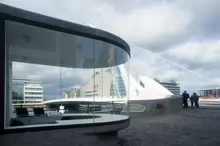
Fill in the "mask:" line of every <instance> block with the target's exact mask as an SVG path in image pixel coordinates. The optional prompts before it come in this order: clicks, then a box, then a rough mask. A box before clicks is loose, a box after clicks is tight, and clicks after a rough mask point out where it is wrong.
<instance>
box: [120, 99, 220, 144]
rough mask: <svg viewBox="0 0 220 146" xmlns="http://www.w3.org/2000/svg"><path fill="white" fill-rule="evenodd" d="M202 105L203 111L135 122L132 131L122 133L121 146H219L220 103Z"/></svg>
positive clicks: (195, 110) (133, 121) (140, 119)
mask: <svg viewBox="0 0 220 146" xmlns="http://www.w3.org/2000/svg"><path fill="white" fill-rule="evenodd" d="M200 104H201V105H200V108H199V109H196V108H188V109H183V110H182V111H181V112H178V113H173V114H166V115H159V116H155V117H149V116H146V117H143V116H142V117H139V118H134V119H131V125H130V127H129V128H128V129H125V130H122V131H120V132H119V138H120V139H121V140H120V145H127V146H131V145H135V146H147V145H149V146H186V145H190V146H219V145H220V102H216V101H215V102H207V101H203V102H201V103H200Z"/></svg>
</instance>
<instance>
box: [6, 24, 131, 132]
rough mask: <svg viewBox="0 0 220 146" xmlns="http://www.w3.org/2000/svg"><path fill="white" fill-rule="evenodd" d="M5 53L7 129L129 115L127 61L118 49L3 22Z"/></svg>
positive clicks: (89, 121)
mask: <svg viewBox="0 0 220 146" xmlns="http://www.w3.org/2000/svg"><path fill="white" fill-rule="evenodd" d="M6 49H7V50H8V52H7V56H8V58H7V59H8V60H7V61H8V62H7V67H8V69H7V71H8V74H7V82H8V83H9V90H8V91H7V96H6V106H7V107H6V108H7V109H8V110H7V112H6V115H7V120H6V121H7V122H6V127H11V128H13V127H24V128H25V127H28V126H30V125H32V126H36V125H38V126H40V125H44V126H47V125H55V126H56V125H74V124H85V123H94V122H108V121H109V120H110V119H114V118H113V117H112V116H113V115H122V114H125V115H127V113H128V111H127V110H125V109H127V108H125V106H126V104H127V103H128V102H127V100H128V97H129V94H128V93H129V88H128V86H129V69H128V66H129V62H128V63H126V64H123V63H124V62H126V61H127V60H128V58H129V57H128V54H127V52H126V51H124V50H122V49H121V48H119V47H117V46H115V45H112V44H109V43H106V42H103V41H98V40H94V39H89V38H85V37H81V36H76V35H71V34H67V33H62V32H57V31H54V30H48V29H44V28H39V27H35V26H30V25H26V24H21V23H17V22H11V21H7V22H6ZM119 118H120V117H119ZM121 118H122V119H125V118H128V116H121ZM116 119H117V118H116Z"/></svg>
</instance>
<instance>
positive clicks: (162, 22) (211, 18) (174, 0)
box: [0, 0, 220, 94]
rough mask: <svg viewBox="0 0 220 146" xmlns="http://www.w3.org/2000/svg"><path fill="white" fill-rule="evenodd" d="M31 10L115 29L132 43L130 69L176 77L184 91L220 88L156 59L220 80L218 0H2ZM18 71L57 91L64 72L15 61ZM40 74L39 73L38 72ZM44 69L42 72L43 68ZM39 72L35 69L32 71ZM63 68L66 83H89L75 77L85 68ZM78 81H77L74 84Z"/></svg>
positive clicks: (114, 30)
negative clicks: (158, 56)
mask: <svg viewBox="0 0 220 146" xmlns="http://www.w3.org/2000/svg"><path fill="white" fill-rule="evenodd" d="M0 2H2V3H5V4H8V5H12V6H16V7H19V8H23V9H26V10H29V11H33V12H37V13H41V14H44V15H48V16H52V17H57V18H60V19H64V20H68V21H72V22H76V23H80V24H83V25H86V24H88V23H90V24H93V25H94V26H95V27H97V28H100V29H103V30H106V31H109V32H112V33H114V34H116V35H118V36H120V37H121V38H123V39H124V40H126V41H128V42H129V43H133V44H136V45H138V46H140V47H142V48H144V49H145V50H142V49H138V48H135V47H132V48H131V49H132V58H131V69H132V70H133V71H134V70H135V71H136V70H138V71H139V72H140V73H142V74H144V75H148V76H150V77H156V78H159V79H161V80H171V79H172V80H177V82H179V83H180V86H181V89H182V90H190V91H195V90H198V89H203V88H210V87H214V88H216V87H217V85H216V84H214V83H211V82H209V81H208V80H205V79H204V78H202V77H199V76H197V75H194V74H192V73H190V72H187V71H185V70H182V69H180V68H179V67H176V66H174V65H172V64H169V63H167V62H165V61H163V60H162V59H159V58H157V57H156V56H155V55H152V54H151V53H149V52H148V50H149V51H152V52H154V53H155V54H156V55H160V56H161V57H164V58H166V59H168V60H170V61H173V62H175V63H176V64H179V65H181V66H183V67H186V68H188V69H190V70H192V71H194V72H196V73H199V74H203V75H205V76H206V77H208V78H210V79H211V80H213V81H215V82H216V83H220V76H219V75H220V65H219V62H220V57H219V56H220V28H219V26H220V11H219V7H220V1H219V0H129V1H128V0H62V1H61V0H0ZM14 68H15V69H14V70H16V73H17V74H16V75H18V76H20V75H23V76H24V75H25V76H28V77H29V78H33V79H35V80H42V81H44V86H45V89H46V91H45V92H47V93H48V94H55V92H56V93H58V92H59V91H58V90H59V88H58V86H59V85H60V84H59V85H58V84H56V87H55V83H54V82H57V81H58V80H59V79H60V77H59V75H60V70H59V69H56V68H54V71H53V69H48V68H45V67H42V66H38V67H36V66H35V67H33V65H25V64H16V65H14ZM37 70H38V72H39V74H37V73H36V72H37ZM39 70H40V71H39ZM33 72H34V73H33ZM73 74H76V75H75V76H72V71H71V70H68V69H63V71H62V86H63V87H66V88H69V87H71V86H78V85H81V84H83V83H84V82H85V78H82V79H79V78H76V76H77V75H79V74H81V71H80V70H78V71H74V73H73ZM73 80H74V83H73V82H72V81H73Z"/></svg>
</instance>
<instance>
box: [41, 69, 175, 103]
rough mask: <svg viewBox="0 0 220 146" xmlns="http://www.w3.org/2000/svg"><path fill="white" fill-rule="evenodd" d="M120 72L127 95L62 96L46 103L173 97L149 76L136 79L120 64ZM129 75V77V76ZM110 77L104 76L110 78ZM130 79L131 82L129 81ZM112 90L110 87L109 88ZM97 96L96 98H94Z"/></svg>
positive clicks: (124, 100)
mask: <svg viewBox="0 0 220 146" xmlns="http://www.w3.org/2000/svg"><path fill="white" fill-rule="evenodd" d="M119 69H120V73H121V76H122V79H123V82H124V85H125V89H126V92H127V93H128V94H127V96H126V97H118V96H117V97H112V96H93V97H89V98H88V97H78V98H68V99H67V98H60V99H53V100H48V101H45V102H44V103H45V104H52V103H59V102H60V103H61V102H111V101H114V102H125V103H127V100H152V99H163V98H168V97H171V96H172V95H173V94H172V93H171V92H170V91H169V90H168V89H166V88H165V87H163V86H162V85H160V84H159V83H158V82H156V81H155V80H154V79H151V78H149V77H147V76H141V75H139V76H138V79H135V78H134V77H133V76H132V75H128V74H127V72H126V70H125V68H124V66H123V65H120V66H119ZM128 76H129V77H128ZM108 79H109V78H104V80H108ZM129 79H130V83H129ZM140 82H142V84H144V87H143V86H141V85H140ZM109 90H110V89H109ZM94 97H95V98H94Z"/></svg>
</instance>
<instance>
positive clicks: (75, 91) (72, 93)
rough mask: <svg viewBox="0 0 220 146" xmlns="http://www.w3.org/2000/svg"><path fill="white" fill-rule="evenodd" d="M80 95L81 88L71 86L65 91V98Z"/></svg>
mask: <svg viewBox="0 0 220 146" xmlns="http://www.w3.org/2000/svg"><path fill="white" fill-rule="evenodd" d="M77 97H80V89H79V88H71V89H70V90H65V91H63V98H77Z"/></svg>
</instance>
